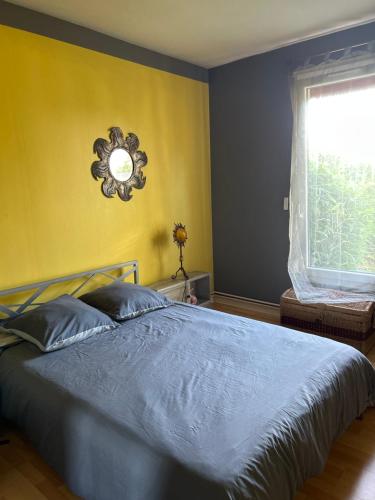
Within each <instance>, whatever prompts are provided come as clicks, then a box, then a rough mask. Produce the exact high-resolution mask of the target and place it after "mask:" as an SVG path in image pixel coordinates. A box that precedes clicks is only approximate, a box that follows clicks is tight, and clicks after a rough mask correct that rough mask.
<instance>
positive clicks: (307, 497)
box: [0, 302, 375, 500]
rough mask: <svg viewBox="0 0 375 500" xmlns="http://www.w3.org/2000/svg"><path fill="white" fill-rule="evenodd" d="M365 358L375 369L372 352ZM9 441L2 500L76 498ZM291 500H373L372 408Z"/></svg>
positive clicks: (272, 317)
mask: <svg viewBox="0 0 375 500" xmlns="http://www.w3.org/2000/svg"><path fill="white" fill-rule="evenodd" d="M213 308H215V309H218V310H221V311H226V312H230V313H232V314H238V315H242V316H248V317H251V318H254V319H258V320H261V321H267V322H270V323H277V314H275V310H273V309H272V308H262V307H261V306H256V307H255V308H254V309H253V310H251V311H250V310H249V309H248V308H242V307H241V305H236V306H234V305H233V304H232V305H228V304H223V303H218V302H217V303H214V305H213ZM369 358H370V360H371V362H372V363H373V364H374V365H375V349H373V350H372V351H371V353H370V354H369ZM7 437H9V438H10V440H11V442H10V444H6V445H3V446H0V500H46V499H48V500H64V499H65V500H66V499H70V500H72V499H77V498H78V497H76V496H74V495H73V494H72V493H70V492H69V490H68V489H67V488H66V486H65V485H64V483H63V482H62V481H61V479H60V478H59V477H58V476H57V475H56V473H55V472H54V471H53V470H52V469H51V468H50V467H49V466H48V465H47V464H46V463H45V462H44V461H43V460H42V459H41V458H40V457H39V455H38V454H37V453H36V452H35V450H34V449H33V448H32V446H31V445H30V444H29V443H28V442H27V441H26V440H25V439H24V438H23V437H22V436H21V434H19V433H18V432H16V431H14V430H10V431H9V432H8V436H7ZM119 500H120V499H119ZM192 500H194V499H192ZM270 500H277V499H270ZM295 500H375V409H369V410H367V411H366V413H365V414H364V416H363V419H362V420H356V421H355V422H353V424H352V425H351V426H350V428H349V429H348V430H347V431H346V432H345V433H344V434H343V435H342V436H341V437H340V438H339V439H338V440H337V441H336V443H335V444H334V445H333V447H332V450H331V453H330V456H329V458H328V462H327V465H326V467H325V470H324V472H323V474H321V475H320V476H317V477H314V478H312V479H310V480H308V481H307V482H306V483H305V485H304V487H303V489H302V490H301V491H300V492H299V493H298V494H297V495H296V497H295Z"/></svg>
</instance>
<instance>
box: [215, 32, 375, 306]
mask: <svg viewBox="0 0 375 500" xmlns="http://www.w3.org/2000/svg"><path fill="white" fill-rule="evenodd" d="M373 39H375V23H371V24H367V25H363V26H360V27H357V28H353V29H349V30H345V31H341V32H338V33H335V34H332V35H327V36H324V37H320V38H316V39H313V40H309V41H307V42H303V43H298V44H295V45H291V46H289V47H285V48H283V49H279V50H274V51H272V52H268V53H265V54H261V55H258V56H253V57H249V58H246V59H242V60H240V61H236V62H233V63H230V64H226V65H224V66H220V67H217V68H214V69H212V70H210V72H209V81H210V118H211V161H212V165H211V169H212V205H213V239H214V277H215V290H216V291H219V292H224V293H229V294H233V295H239V296H243V297H249V298H253V299H258V300H263V301H268V302H275V303H278V302H279V299H280V295H281V293H282V292H283V291H284V290H285V289H286V288H288V287H289V286H290V280H289V276H288V271H287V260H288V252H289V238H288V225H289V212H285V211H283V197H284V196H288V194H289V187H290V160H291V140H292V110H291V101H290V91H289V75H290V73H291V71H292V70H293V69H294V68H295V67H297V66H299V65H300V64H302V63H303V61H304V60H305V59H306V58H307V57H309V56H311V55H316V54H320V53H322V52H327V51H332V50H337V49H340V48H344V47H348V46H351V45H355V44H360V43H364V42H367V41H370V40H373Z"/></svg>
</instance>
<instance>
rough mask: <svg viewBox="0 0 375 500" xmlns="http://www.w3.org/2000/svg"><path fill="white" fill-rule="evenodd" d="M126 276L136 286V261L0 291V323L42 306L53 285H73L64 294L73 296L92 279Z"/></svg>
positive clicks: (119, 279)
mask: <svg viewBox="0 0 375 500" xmlns="http://www.w3.org/2000/svg"><path fill="white" fill-rule="evenodd" d="M128 276H132V277H133V281H134V283H136V284H137V283H138V282H139V269H138V261H137V260H131V261H129V262H122V263H120V264H114V265H112V266H107V267H101V268H98V269H92V270H91V271H83V272H81V273H76V274H70V275H69V276H62V277H61V278H55V279H51V280H47V281H40V282H38V283H31V284H30V285H24V286H19V287H16V288H9V289H7V290H0V313H1V317H0V322H1V320H4V319H7V318H10V317H14V316H18V315H19V314H21V313H23V312H25V311H26V310H27V309H28V308H31V307H34V306H39V305H41V304H43V303H44V301H43V300H41V295H42V294H43V293H44V292H45V291H46V290H47V289H51V288H52V287H53V286H54V285H58V284H61V283H67V284H68V282H72V283H74V285H75V286H74V288H73V290H72V291H67V292H64V293H68V294H69V295H72V296H75V295H77V293H78V292H80V291H81V290H82V289H83V288H84V287H85V286H86V285H87V284H88V283H89V282H92V281H93V280H94V278H97V277H105V278H106V279H108V280H110V281H124V280H125V279H126V278H127V277H128ZM102 281H103V280H102ZM101 285H103V283H101ZM28 292H30V293H28ZM58 295H61V291H60V293H58ZM17 296H18V297H20V296H22V300H21V301H17V300H16V301H17V302H18V303H15V304H13V303H8V301H5V302H6V303H3V301H4V299H5V298H6V297H8V299H9V297H12V298H13V297H14V298H15V299H17ZM56 297H57V295H56ZM51 298H55V297H51V296H49V297H48V300H50V299H51ZM38 299H39V300H38Z"/></svg>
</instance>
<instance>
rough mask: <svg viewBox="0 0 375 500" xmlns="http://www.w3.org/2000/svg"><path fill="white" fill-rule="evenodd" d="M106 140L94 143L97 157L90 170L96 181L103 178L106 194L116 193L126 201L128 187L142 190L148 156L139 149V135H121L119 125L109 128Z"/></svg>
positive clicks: (108, 195) (128, 196) (128, 193)
mask: <svg viewBox="0 0 375 500" xmlns="http://www.w3.org/2000/svg"><path fill="white" fill-rule="evenodd" d="M109 139H110V140H109V141H107V140H106V139H102V138H99V139H96V141H95V142H94V153H96V154H97V155H98V157H99V160H97V161H94V163H93V164H92V165H91V173H92V175H93V177H94V179H95V180H98V178H102V179H104V181H103V183H102V192H103V194H104V195H105V196H107V197H108V198H112V197H113V196H114V195H115V194H116V192H117V194H118V195H119V197H120V198H121V199H122V200H123V201H129V200H130V199H131V198H132V195H131V194H130V192H131V190H132V189H133V188H136V189H142V188H143V187H144V185H145V183H146V177H144V175H143V172H142V168H143V167H144V166H145V165H146V164H147V156H146V153H144V152H143V151H138V147H139V140H138V137H137V136H136V135H135V134H132V133H131V132H130V133H129V134H128V135H127V136H126V138H124V134H123V133H122V130H121V129H120V128H119V127H111V128H110V129H109Z"/></svg>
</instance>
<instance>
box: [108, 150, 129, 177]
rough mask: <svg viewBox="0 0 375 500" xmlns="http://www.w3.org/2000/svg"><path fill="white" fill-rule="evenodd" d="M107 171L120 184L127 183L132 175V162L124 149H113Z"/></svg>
mask: <svg viewBox="0 0 375 500" xmlns="http://www.w3.org/2000/svg"><path fill="white" fill-rule="evenodd" d="M109 169H110V171H111V174H112V175H113V177H114V178H115V179H116V180H117V181H120V182H124V181H127V180H128V179H130V177H131V176H132V174H133V160H132V158H131V156H130V154H129V153H128V152H127V151H125V149H122V148H117V149H114V150H113V151H112V153H111V156H110V157H109Z"/></svg>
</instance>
